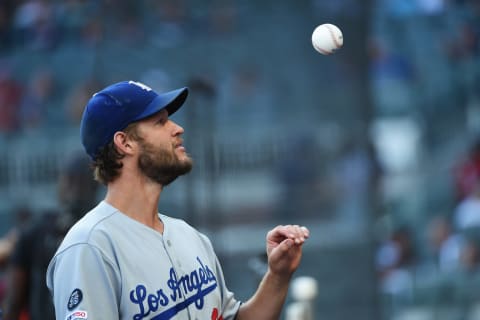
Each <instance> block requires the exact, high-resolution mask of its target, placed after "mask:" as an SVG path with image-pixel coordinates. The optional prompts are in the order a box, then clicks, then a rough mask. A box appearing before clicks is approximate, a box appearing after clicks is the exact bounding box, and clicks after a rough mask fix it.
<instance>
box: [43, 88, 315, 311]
mask: <svg viewBox="0 0 480 320" xmlns="http://www.w3.org/2000/svg"><path fill="white" fill-rule="evenodd" d="M187 94H188V89H187V88H181V89H177V90H174V91H170V92H167V93H163V94H157V93H156V92H155V91H153V90H152V89H151V88H149V87H148V86H146V85H144V84H142V83H139V82H134V81H124V82H119V83H115V84H113V85H111V86H108V87H107V88H105V89H103V90H102V91H100V92H98V93H96V94H95V95H94V96H93V97H92V98H91V99H90V101H89V102H88V104H87V106H86V107H85V110H84V113H83V117H82V122H81V130H80V131H81V139H82V143H83V146H84V147H85V150H86V152H87V153H88V155H89V156H90V157H91V158H92V160H93V166H94V175H95V179H96V180H97V181H99V182H101V183H103V184H105V185H106V186H107V193H106V196H105V199H104V200H103V201H101V202H100V203H99V204H98V206H96V207H95V208H94V209H92V210H91V211H90V212H88V213H87V214H86V215H85V216H84V217H83V218H82V219H81V220H80V221H79V222H77V223H76V224H75V225H74V226H73V227H72V228H71V229H70V230H69V232H68V234H67V235H66V237H65V238H64V240H63V242H62V244H61V245H60V247H59V248H58V250H57V252H56V254H55V256H54V257H53V259H52V260H51V262H50V264H49V267H48V271H47V285H48V288H49V289H50V291H51V293H52V295H53V301H54V305H55V312H56V318H57V319H66V320H75V319H81V320H85V319H102V320H109V319H112V320H113V319H115V320H116V319H122V320H123V319H129V320H142V319H155V320H166V319H192V320H193V319H198V320H207V319H208V320H210V319H212V320H220V319H224V320H226V319H238V320H242V319H243V320H244V319H278V317H279V316H280V312H281V309H282V306H283V303H284V301H285V297H286V294H287V290H288V285H289V280H290V278H291V276H292V274H293V272H294V271H295V270H296V269H297V267H298V265H299V263H300V259H301V253H302V245H303V243H304V241H305V240H306V238H307V237H308V236H309V232H308V230H307V229H306V228H305V227H300V226H292V225H289V226H277V227H276V228H274V229H273V230H271V231H269V232H268V234H267V255H268V271H267V272H266V274H265V276H264V278H263V280H262V282H261V284H260V286H259V288H258V289H257V292H256V293H255V294H254V296H253V297H252V298H251V299H250V300H248V301H246V302H243V303H242V302H240V301H238V300H237V299H235V297H234V295H233V293H232V292H230V291H229V290H228V288H227V286H226V284H225V279H224V277H223V274H222V268H221V266H220V263H219V261H218V259H217V257H216V255H215V252H214V250H213V247H212V245H211V243H210V241H209V239H208V238H207V237H205V236H204V235H203V234H201V233H200V232H198V231H197V230H195V229H194V228H192V227H191V226H190V225H188V224H187V223H186V222H184V221H182V220H179V219H175V218H172V217H169V216H166V215H164V214H160V213H158V211H157V210H158V209H157V208H158V204H159V200H160V194H161V192H162V190H163V188H164V187H165V186H167V185H168V184H169V183H171V182H172V181H174V180H175V179H176V178H177V177H178V176H180V175H183V174H186V173H188V172H189V171H190V170H191V168H192V160H191V158H190V157H189V156H188V155H187V153H186V150H185V147H184V146H183V140H182V134H183V132H184V130H183V128H182V127H180V126H179V125H178V124H176V123H175V122H173V121H172V120H171V119H170V118H169V116H170V115H171V114H173V113H174V112H175V111H176V110H177V109H178V108H180V107H181V106H182V104H183V103H184V102H185V100H186V98H187Z"/></svg>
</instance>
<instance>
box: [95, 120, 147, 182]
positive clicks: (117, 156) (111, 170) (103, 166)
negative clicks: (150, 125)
mask: <svg viewBox="0 0 480 320" xmlns="http://www.w3.org/2000/svg"><path fill="white" fill-rule="evenodd" d="M123 132H125V134H126V135H127V137H129V138H132V139H133V140H136V141H140V140H142V137H141V136H140V135H139V134H138V131H137V123H136V122H134V123H131V124H129V125H128V126H127V127H126V128H125V129H124V130H123ZM124 157H125V155H124V154H123V153H120V152H119V151H118V149H117V147H116V146H115V143H114V142H113V141H110V142H109V143H108V144H107V145H106V146H104V147H102V148H101V149H100V150H99V151H98V153H97V156H96V158H95V160H94V161H93V165H92V166H93V173H94V178H95V180H96V181H98V182H100V183H102V184H104V185H107V184H108V183H109V182H112V181H114V180H115V179H116V178H117V177H118V176H119V175H120V169H122V167H123V163H122V162H121V161H120V160H122V159H123V158H124Z"/></svg>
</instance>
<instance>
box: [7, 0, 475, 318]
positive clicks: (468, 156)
mask: <svg viewBox="0 0 480 320" xmlns="http://www.w3.org/2000/svg"><path fill="white" fill-rule="evenodd" d="M326 22H329V23H333V24H336V25H338V26H339V27H340V28H341V29H342V31H343V34H344V39H345V41H344V47H343V48H342V49H341V50H340V51H339V52H338V53H336V54H335V55H333V56H321V55H319V54H318V53H316V52H315V51H314V50H313V48H312V46H311V42H310V41H311V40H310V37H311V32H312V31H313V29H314V28H315V27H316V26H317V25H319V24H321V23H326ZM479 37H480V1H478V0H365V1H356V0H335V1H328V0H298V1H292V0H290V1H289V0H281V1H278V0H277V1H273V0H261V1H254V0H244V1H234V0H223V1H221V0H212V1H202V0H166V1H155V0H130V1H128V0H124V1H121V0H97V1H94V0H83V1H82V0H61V1H60V0H2V1H1V2H0V147H1V150H2V152H1V153H0V236H1V235H2V234H7V232H8V231H9V230H10V229H11V228H12V227H14V226H15V224H16V220H15V219H16V214H17V213H18V212H19V211H21V210H20V209H25V208H26V209H28V210H30V211H31V212H32V214H34V215H41V214H43V213H44V212H46V211H48V210H49V209H50V208H52V207H55V206H56V205H57V203H56V201H57V200H56V199H57V196H56V192H57V176H58V173H59V168H60V166H61V164H62V162H63V161H64V159H65V157H66V155H67V154H69V153H71V152H74V151H75V150H79V149H81V145H80V141H79V132H78V131H79V119H80V116H81V112H82V110H83V106H84V104H85V102H86V101H87V99H88V98H89V97H90V96H91V94H92V93H93V92H95V91H96V90H97V89H99V88H101V87H103V86H105V85H107V84H110V83H112V82H114V81H120V80H138V81H142V82H145V83H146V84H148V85H150V86H152V87H153V88H155V89H157V90H160V91H161V90H168V89H173V88H175V87H178V86H184V85H188V86H189V87H190V89H191V94H190V98H189V100H188V103H187V105H186V107H185V108H182V109H181V111H180V112H178V114H176V115H175V116H174V119H175V120H176V121H177V122H179V123H180V124H182V125H183V126H184V128H185V130H186V133H185V140H186V145H187V149H188V150H189V152H190V153H191V154H192V156H193V158H194V160H195V162H196V168H195V169H194V171H193V172H192V173H191V174H190V175H189V176H186V177H182V178H181V179H179V180H178V181H177V182H175V183H174V184H173V185H172V186H170V187H168V188H167V189H166V191H165V194H163V195H162V201H161V207H160V211H161V212H164V213H166V214H169V215H173V216H178V217H181V218H184V219H186V220H187V221H189V222H190V223H191V224H193V225H195V226H197V227H198V228H200V229H201V230H202V231H203V232H205V233H206V234H208V235H209V236H210V237H211V239H212V242H213V243H214V246H215V247H216V250H217V252H218V255H219V258H220V260H221V261H222V263H223V266H224V271H225V274H226V278H227V283H228V284H229V287H230V289H231V290H232V291H234V292H236V294H237V297H238V298H240V299H246V298H248V297H249V296H250V294H251V293H253V291H254V290H255V288H256V286H257V284H258V280H259V275H261V274H262V273H263V271H264V268H265V265H264V260H263V258H264V257H263V252H264V236H265V233H266V231H268V230H269V228H271V227H273V226H274V225H276V224H280V223H282V224H285V223H296V224H304V225H306V226H308V227H309V228H310V230H311V232H312V236H311V239H310V241H309V243H308V244H307V245H306V246H305V255H304V260H303V263H302V266H301V268H300V269H299V270H298V271H297V273H296V275H298V276H302V275H305V276H311V277H314V278H315V279H316V280H317V281H318V288H319V292H318V296H317V298H316V299H315V301H314V302H315V303H314V307H315V319H329V320H346V319H356V320H363V319H364V320H372V319H395V320H431V319H432V320H433V319H441V320H450V319H451V320H457V319H458V320H460V319H465V320H475V319H480V269H479V266H480V250H479V241H478V240H479V239H480V237H479V236H480V231H479V226H480V198H479V196H478V193H479V192H478V191H479V188H478V186H479V184H478V182H479V181H480V156H479V153H480V151H479V150H480V147H479V144H478V143H477V139H478V138H479V136H478V133H479V129H480V95H479V94H480V90H479V89H480V78H479V75H480V69H479V63H480V61H479V50H480V47H479V44H480V42H479V39H480V38H479ZM102 192H103V190H102ZM101 197H102V194H99V199H100V198H101ZM290 301H292V297H289V301H288V302H290Z"/></svg>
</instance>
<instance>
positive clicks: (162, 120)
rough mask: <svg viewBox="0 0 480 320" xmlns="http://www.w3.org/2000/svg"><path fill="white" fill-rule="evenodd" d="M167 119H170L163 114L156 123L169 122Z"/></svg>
mask: <svg viewBox="0 0 480 320" xmlns="http://www.w3.org/2000/svg"><path fill="white" fill-rule="evenodd" d="M167 119H168V118H167V117H165V116H163V115H162V116H161V117H159V118H158V119H157V121H156V122H155V124H160V125H163V124H165V123H166V122H167Z"/></svg>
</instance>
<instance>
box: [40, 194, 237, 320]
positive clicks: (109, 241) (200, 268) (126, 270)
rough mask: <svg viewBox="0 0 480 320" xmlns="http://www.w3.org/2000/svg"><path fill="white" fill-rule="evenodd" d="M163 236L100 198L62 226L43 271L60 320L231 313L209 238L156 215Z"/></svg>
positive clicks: (159, 319)
mask: <svg viewBox="0 0 480 320" xmlns="http://www.w3.org/2000/svg"><path fill="white" fill-rule="evenodd" d="M160 218H161V220H162V221H163V223H164V232H163V235H162V234H160V233H159V232H157V231H155V230H153V229H151V228H149V227H147V226H145V225H143V224H141V223H140V222H138V221H136V220H133V219H131V218H130V217H128V216H126V215H124V214H122V213H121V212H119V211H118V210H117V209H115V208H114V207H112V206H111V205H109V204H107V203H106V202H101V203H100V204H99V205H98V206H97V207H96V208H94V209H93V210H92V211H90V212H89V213H88V214H87V215H85V217H83V218H82V219H81V220H80V221H79V222H78V223H77V224H75V226H73V227H72V229H71V230H70V231H69V232H68V234H67V236H66V237H65V239H64V240H63V242H62V244H61V245H60V247H59V249H58V250H57V252H56V254H55V256H54V257H53V259H52V261H51V262H50V265H49V267H48V271H47V286H48V288H49V289H50V292H51V293H52V295H53V301H54V305H55V313H56V318H57V319H58V320H63V319H65V320H75V319H78V320H85V319H102V320H109V319H112V320H113V319H115V320H118V319H122V320H123V319H125V320H126V319H129V320H142V319H155V320H164V319H192V320H193V319H198V320H206V319H209V320H210V319H215V320H220V319H225V320H227V319H234V318H235V315H236V313H237V311H238V309H239V307H240V302H239V301H237V300H236V299H235V298H234V296H233V294H232V293H231V292H230V291H228V289H227V287H226V285H225V281H224V277H223V273H222V269H221V267H220V264H219V262H218V260H217V257H216V255H215V253H214V250H213V248H212V245H211V243H210V241H209V240H208V238H207V237H205V236H204V235H202V234H201V233H199V232H198V231H196V230H195V229H194V228H192V227H191V226H189V225H188V224H187V223H185V222H184V221H182V220H179V219H174V218H170V217H167V216H164V215H160Z"/></svg>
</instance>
